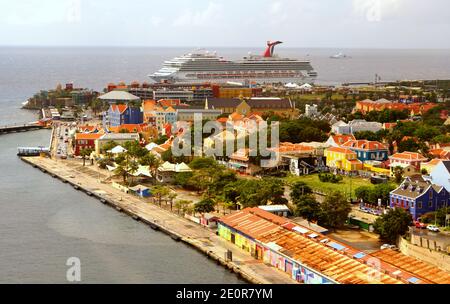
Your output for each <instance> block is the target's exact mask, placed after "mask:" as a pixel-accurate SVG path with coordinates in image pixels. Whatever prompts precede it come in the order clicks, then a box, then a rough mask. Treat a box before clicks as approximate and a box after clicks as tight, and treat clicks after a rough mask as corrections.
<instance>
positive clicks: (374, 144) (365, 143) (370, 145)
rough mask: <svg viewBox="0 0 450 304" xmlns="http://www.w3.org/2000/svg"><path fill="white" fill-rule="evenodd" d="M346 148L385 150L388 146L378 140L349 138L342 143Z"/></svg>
mask: <svg viewBox="0 0 450 304" xmlns="http://www.w3.org/2000/svg"><path fill="white" fill-rule="evenodd" d="M342 147H346V148H355V149H361V150H366V151H373V150H386V149H388V147H387V146H386V145H384V144H382V143H380V142H379V141H369V140H351V141H348V142H346V143H345V144H343V145H342Z"/></svg>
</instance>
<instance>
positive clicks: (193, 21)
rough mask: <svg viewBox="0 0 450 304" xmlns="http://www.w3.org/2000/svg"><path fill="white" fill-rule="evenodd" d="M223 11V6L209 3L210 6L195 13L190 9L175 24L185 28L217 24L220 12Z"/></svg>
mask: <svg viewBox="0 0 450 304" xmlns="http://www.w3.org/2000/svg"><path fill="white" fill-rule="evenodd" d="M222 10H223V6H222V4H218V3H216V2H209V4H208V6H207V7H206V8H205V9H204V10H201V11H197V12H193V11H192V10H190V9H188V10H186V11H185V12H184V13H182V14H181V15H180V16H178V17H177V18H176V19H175V21H174V22H173V26H175V27H185V26H206V25H212V24H214V23H216V22H217V18H218V17H219V14H220V12H221V11H222Z"/></svg>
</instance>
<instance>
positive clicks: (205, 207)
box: [194, 198, 216, 213]
mask: <svg viewBox="0 0 450 304" xmlns="http://www.w3.org/2000/svg"><path fill="white" fill-rule="evenodd" d="M215 204H216V203H215V202H214V201H213V200H212V199H211V198H205V199H203V200H201V201H199V202H198V203H196V204H195V206H194V211H195V212H197V213H208V212H213V211H214V210H215V207H214V206H215Z"/></svg>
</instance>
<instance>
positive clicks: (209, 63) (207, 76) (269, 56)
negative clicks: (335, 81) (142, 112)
mask: <svg viewBox="0 0 450 304" xmlns="http://www.w3.org/2000/svg"><path fill="white" fill-rule="evenodd" d="M281 43H282V42H281V41H276V42H270V41H268V42H267V49H266V51H265V52H264V54H263V55H262V56H259V55H251V54H250V55H249V56H247V57H244V58H243V59H242V60H238V61H230V60H226V59H224V58H223V57H219V56H217V54H216V53H215V52H213V53H211V52H208V51H198V52H195V53H189V54H186V55H183V56H180V57H176V58H174V59H172V60H168V61H165V62H164V64H163V67H162V68H161V69H160V70H159V71H157V72H155V73H153V74H151V75H149V77H150V78H151V79H153V80H154V81H156V82H171V83H199V82H203V83H227V82H239V83H256V84H269V83H312V82H314V80H315V78H316V77H317V72H315V71H314V69H313V67H312V66H311V63H310V62H309V61H307V60H298V59H290V58H281V57H278V56H277V55H275V54H274V49H275V46H276V45H278V44H281Z"/></svg>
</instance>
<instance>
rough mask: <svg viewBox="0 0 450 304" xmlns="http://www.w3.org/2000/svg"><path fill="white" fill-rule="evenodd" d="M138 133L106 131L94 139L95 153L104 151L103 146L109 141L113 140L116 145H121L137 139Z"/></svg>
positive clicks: (138, 137)
mask: <svg viewBox="0 0 450 304" xmlns="http://www.w3.org/2000/svg"><path fill="white" fill-rule="evenodd" d="M139 140H140V136H139V133H106V134H102V135H101V136H100V138H98V139H97V140H96V141H95V153H97V154H101V153H102V152H104V151H103V150H104V149H103V146H104V145H105V144H107V143H109V142H111V141H112V142H115V143H116V144H117V145H123V144H124V143H126V142H127V141H139Z"/></svg>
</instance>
